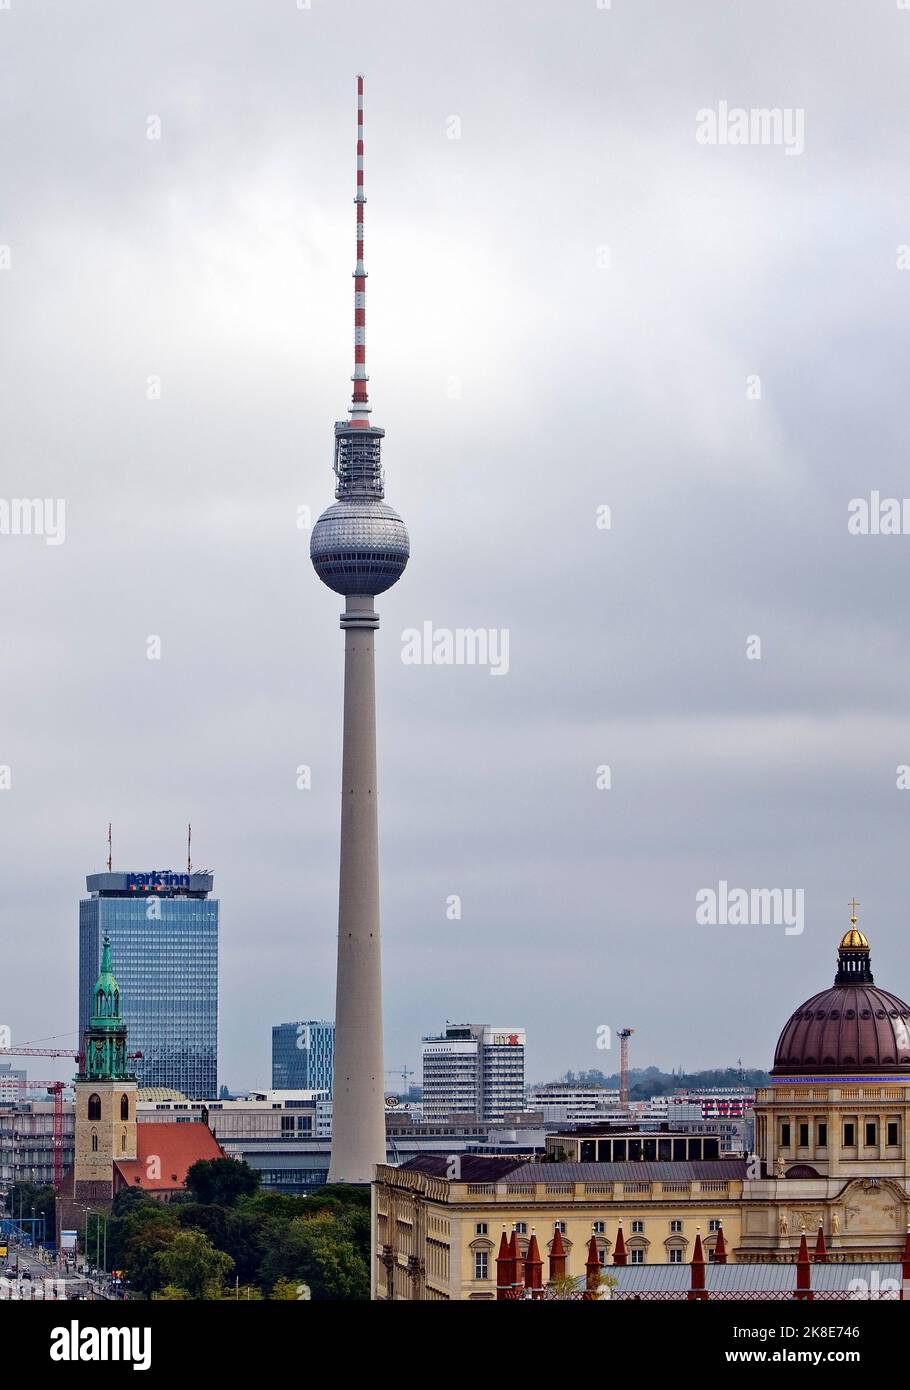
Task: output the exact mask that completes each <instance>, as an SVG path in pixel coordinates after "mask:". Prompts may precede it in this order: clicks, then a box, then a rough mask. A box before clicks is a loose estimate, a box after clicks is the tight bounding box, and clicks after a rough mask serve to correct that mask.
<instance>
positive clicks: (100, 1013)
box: [91, 937, 120, 1028]
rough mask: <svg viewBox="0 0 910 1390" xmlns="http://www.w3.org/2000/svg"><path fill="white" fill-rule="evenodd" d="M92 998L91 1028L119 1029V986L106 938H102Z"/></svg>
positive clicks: (108, 941) (109, 945)
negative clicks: (93, 1005)
mask: <svg viewBox="0 0 910 1390" xmlns="http://www.w3.org/2000/svg"><path fill="white" fill-rule="evenodd" d="M93 998H94V1001H95V1007H94V1009H93V1010H92V1019H91V1026H92V1027H93V1028H110V1027H119V1026H120V986H119V985H118V984H117V981H116V979H115V978H114V971H113V968H112V966H111V943H110V939H109V938H108V937H105V938H104V944H103V946H102V950H101V973H100V975H99V976H98V980H97V983H96V984H95V993H94V996H93Z"/></svg>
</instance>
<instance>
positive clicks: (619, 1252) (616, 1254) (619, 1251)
mask: <svg viewBox="0 0 910 1390" xmlns="http://www.w3.org/2000/svg"><path fill="white" fill-rule="evenodd" d="M613 1263H614V1264H615V1265H624V1264H627V1263H628V1256H627V1254H626V1242H625V1241H624V1240H623V1238H622V1222H621V1221H620V1223H619V1230H618V1231H617V1233H616V1246H615V1248H614V1250H613Z"/></svg>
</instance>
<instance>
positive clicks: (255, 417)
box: [0, 0, 910, 1087]
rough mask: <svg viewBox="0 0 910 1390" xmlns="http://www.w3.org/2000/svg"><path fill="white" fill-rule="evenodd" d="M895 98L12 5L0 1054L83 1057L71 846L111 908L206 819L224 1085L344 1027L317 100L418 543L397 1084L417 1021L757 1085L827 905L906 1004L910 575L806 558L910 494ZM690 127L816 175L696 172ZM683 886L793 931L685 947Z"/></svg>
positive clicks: (222, 7) (510, 44)
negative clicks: (360, 166) (504, 664)
mask: <svg viewBox="0 0 910 1390" xmlns="http://www.w3.org/2000/svg"><path fill="white" fill-rule="evenodd" d="M908 60H910V11H907V10H904V9H901V8H899V7H898V4H897V3H895V0H852V2H849V0H754V3H747V2H746V0H740V2H739V3H735V2H733V0H690V2H689V3H685V4H684V3H680V0H613V5H612V8H601V7H599V6H598V4H597V3H595V0H559V3H557V2H556V0H549V2H547V0H521V3H502V2H501V3H496V4H491V3H488V2H487V3H483V2H482V0H462V3H459V4H447V3H445V4H444V3H438V2H437V3H425V2H424V3H418V2H417V0H409V2H407V3H406V2H405V0H384V3H382V4H377V3H356V2H355V0H312V7H311V8H309V9H307V8H298V6H297V3H296V0H246V3H239V0H217V3H216V0H181V3H176V2H175V3H162V4H157V5H140V4H135V3H134V4H118V3H115V2H114V0H110V3H106V4H101V3H98V4H93V3H84V0H69V2H68V3H66V4H60V3H57V4H52V3H40V2H39V0H11V8H7V7H6V5H4V4H2V3H0V247H2V246H8V247H9V254H8V262H9V265H8V268H6V269H0V389H2V412H3V440H2V449H0V474H2V476H0V496H2V498H4V499H12V498H45V497H49V498H62V499H65V503H66V532H65V542H64V543H63V544H60V545H47V544H45V540H44V539H43V538H42V537H39V536H23V535H0V612H2V661H0V765H7V766H9V768H10V769H11V774H10V775H11V786H10V787H9V789H8V790H3V791H0V835H2V892H0V928H2V942H3V952H2V957H0V972H2V981H3V989H2V995H0V1015H2V1017H0V1022H5V1023H8V1024H9V1025H10V1027H11V1028H12V1032H13V1037H14V1039H15V1040H17V1041H19V1042H25V1041H26V1040H34V1039H38V1038H47V1037H50V1036H55V1035H69V1036H67V1037H65V1038H63V1039H62V1040H63V1041H64V1042H65V1043H66V1045H69V1043H70V1042H71V1041H72V1042H74V1043H75V1041H76V1038H75V1029H76V1020H77V949H78V932H77V922H78V900H79V897H80V895H81V894H83V893H84V892H85V875H86V873H88V872H94V871H97V870H100V869H101V868H102V867H103V865H104V860H105V858H106V853H107V846H106V832H107V823H108V821H109V820H111V821H113V824H114V866H115V868H121V869H134V870H145V869H150V868H158V867H160V868H179V867H180V864H181V860H182V859H184V857H185V843H184V840H185V826H186V822H187V821H189V820H191V821H192V823H193V839H194V860H195V862H196V864H197V865H198V866H200V867H201V866H206V867H210V868H212V869H213V870H214V873H215V884H216V890H217V895H218V897H219V898H220V900H221V912H222V934H221V1001H220V1002H221V1028H220V1031H221V1047H220V1078H221V1079H222V1080H224V1081H226V1082H227V1083H228V1084H229V1085H231V1086H234V1087H240V1086H248V1085H263V1084H268V1083H269V1080H270V1043H271V1026H272V1024H273V1023H276V1022H282V1021H285V1020H290V1019H300V1018H303V1019H305V1018H322V1017H331V1016H332V1013H333V1010H334V968H335V933H336V913H337V853H338V829H339V813H340V798H339V784H340V753H341V749H340V735H341V694H342V656H343V637H342V634H341V633H340V631H339V628H338V612H339V608H340V600H339V599H338V597H337V596H336V595H333V594H331V593H330V592H329V591H328V590H327V589H326V588H325V587H324V586H323V585H321V584H320V583H319V582H318V580H317V579H316V577H315V574H314V573H313V570H312V568H311V565H310V562H309V558H308V543H309V535H308V533H307V532H306V531H305V530H300V529H298V524H297V522H298V509H299V508H301V507H310V508H311V509H312V514H313V516H314V517H315V516H317V515H318V514H319V512H320V511H321V510H322V508H323V507H324V506H326V505H327V504H328V503H329V502H330V501H331V500H332V488H333V476H332V472H331V463H332V424H333V421H334V420H335V419H337V418H341V417H343V416H344V414H345V411H346V407H347V405H348V402H349V397H350V389H351V387H350V381H349V378H350V375H351V370H352V367H351V358H352V350H351V344H352V337H353V334H352V327H351V323H352V307H351V293H352V281H351V270H352V269H353V260H354V250H353V225H352V224H353V204H352V201H351V199H352V193H353V180H354V159H353V153H354V138H355V117H354V112H355V95H354V91H355V84H354V74H355V73H356V72H357V71H358V70H360V71H363V72H364V74H365V77H366V98H365V107H366V129H365V135H366V188H367V195H368V200H369V201H368V206H367V210H366V211H367V225H366V236H367V246H366V257H367V266H368V269H369V273H370V278H369V282H368V304H367V325H368V328H367V333H368V337H367V345H368V346H367V352H368V368H369V371H370V378H371V380H370V389H371V398H372V402H373V407H374V408H373V420H374V423H376V424H379V425H382V426H383V427H384V428H385V430H386V432H387V437H386V441H385V452H384V461H385V468H386V484H387V498H388V500H389V501H390V502H391V503H392V505H393V506H395V507H396V508H397V509H398V510H399V511H400V512H401V514H402V516H403V517H404V519H405V520H406V522H407V525H408V527H409V530H410V533H411V545H412V559H411V561H410V564H409V566H408V569H407V571H406V573H405V575H404V578H403V579H402V581H401V582H400V583H399V584H398V585H397V587H396V588H395V589H394V590H392V591H391V592H390V593H388V594H386V595H384V596H383V597H382V598H381V599H380V600H379V611H380V613H381V618H382V627H381V629H380V632H379V634H378V638H377V692H378V718H379V754H380V838H381V855H382V907H383V933H384V943H385V944H384V978H385V1018H386V1066H387V1067H389V1068H393V1067H398V1068H400V1067H402V1066H403V1065H405V1064H407V1066H409V1067H412V1068H417V1067H418V1066H419V1060H418V1059H419V1039H420V1037H421V1034H424V1033H427V1032H431V1031H436V1030H438V1029H440V1028H441V1027H442V1025H443V1024H444V1023H445V1021H446V1019H452V1020H467V1021H476V1022H490V1023H493V1024H499V1025H505V1026H525V1027H526V1028H527V1030H528V1035H529V1059H528V1061H529V1065H528V1071H529V1076H530V1077H531V1078H533V1079H542V1078H546V1077H551V1076H555V1075H557V1074H559V1073H561V1072H563V1071H564V1070H565V1069H566V1068H572V1069H575V1070H579V1069H585V1068H589V1067H601V1068H603V1069H604V1070H605V1071H612V1070H614V1069H615V1068H616V1066H617V1065H618V1055H617V1051H613V1052H604V1051H601V1050H599V1049H598V1047H597V1038H598V1028H600V1027H602V1025H607V1026H609V1027H611V1028H614V1029H615V1028H617V1027H620V1026H630V1027H634V1028H635V1030H636V1033H635V1037H634V1039H633V1049H632V1056H633V1061H634V1063H635V1064H636V1065H647V1064H650V1063H655V1064H658V1065H661V1066H665V1067H667V1068H669V1067H671V1066H685V1067H688V1068H693V1067H701V1066H710V1065H724V1064H729V1063H732V1064H735V1063H736V1059H737V1058H739V1057H741V1058H742V1059H743V1062H744V1064H745V1065H756V1066H766V1065H770V1058H771V1054H772V1052H773V1047H774V1043H775V1040H776V1037H777V1034H778V1032H779V1031H780V1028H781V1027H782V1026H783V1024H784V1022H785V1021H786V1019H787V1017H788V1015H789V1013H790V1012H791V1011H792V1009H793V1008H794V1007H795V1006H796V1005H797V1004H798V1003H799V1002H800V1001H801V1000H802V999H803V998H805V997H806V996H808V995H809V994H812V993H813V992H815V991H816V990H818V989H822V988H824V987H826V986H827V985H829V984H830V982H831V979H832V972H833V966H834V957H835V950H836V945H837V940H838V937H839V935H840V934H841V932H842V931H843V930H844V929H845V928H846V926H847V925H848V921H847V919H848V916H849V909H848V907H847V903H848V900H849V899H850V898H851V896H852V895H853V894H855V895H856V897H857V898H858V899H859V901H860V903H861V907H860V909H859V916H860V919H861V924H862V925H863V926H864V928H865V929H866V930H867V932H868V934H869V936H870V938H871V940H872V946H873V967H874V969H875V971H876V978H877V980H878V982H879V983H882V984H884V985H885V986H886V987H889V988H891V989H892V990H894V991H895V992H896V993H897V994H899V995H902V996H903V997H905V998H906V997H907V995H908V994H910V966H908V951H907V929H908V921H907V886H908V885H907V867H908V855H907V828H908V817H910V791H904V790H899V789H898V786H897V777H898V774H897V769H898V767H899V766H901V765H903V764H910V711H908V692H910V634H908V622H907V578H908V553H910V536H872V535H869V536H854V535H850V534H849V533H848V530H847V518H848V510H847V509H848V504H849V502H850V500H851V499H852V498H855V497H868V496H869V494H870V492H871V490H872V489H878V490H879V491H880V493H881V494H882V496H895V497H901V496H903V495H904V493H905V492H906V493H910V479H908V469H907V400H908V392H907V360H908V358H907V352H908V322H910V316H908V299H910V271H907V270H902V269H900V268H899V263H900V259H901V253H900V250H899V248H900V247H901V246H904V245H905V244H907V243H910V188H908V182H907V168H908V155H910V126H908V123H907V119H906V100H907V72H908ZM722 102H726V103H727V104H728V107H729V108H746V109H749V108H753V107H756V108H766V109H769V110H770V109H773V110H779V111H780V112H782V113H784V112H789V113H791V116H792V117H793V119H796V117H795V115H793V113H799V112H801V113H802V117H801V119H802V122H803V130H804V148H803V150H802V152H801V153H792V154H791V153H788V147H787V146H785V145H783V144H780V143H779V144H776V145H775V144H764V145H761V144H739V145H732V144H725V145H721V144H713V145H712V144H703V143H699V141H698V140H697V138H696V136H697V131H698V119H699V118H698V113H699V112H700V111H704V110H710V111H718V110H719V109H720V107H719V104H720V103H722ZM154 117H157V118H158V120H159V121H160V139H149V138H148V135H149V134H150V133H155V131H156V129H157V127H156V126H155V122H154V120H153V119H152V120H150V118H154ZM781 119H782V120H783V119H784V117H783V116H781ZM152 377H157V378H158V379H159V380H160V399H148V395H149V386H148V382H149V378H152ZM756 377H757V378H759V383H758V385H757V386H756V383H755V381H754V380H752V379H753V378H756ZM757 389H760V392H761V395H760V399H759V398H755V397H756V390H757ZM152 394H153V395H154V394H155V392H154V389H153V390H152ZM604 506H608V507H610V509H611V519H612V526H611V528H610V529H609V530H607V529H600V528H599V527H598V524H597V520H598V516H599V515H603V513H599V512H598V508H602V507H604ZM427 621H430V622H432V623H433V625H434V627H436V628H448V629H456V628H459V627H484V628H493V629H496V630H500V629H505V630H507V632H508V635H509V671H508V674H507V675H504V676H500V677H495V676H492V675H491V674H490V672H489V669H487V668H483V667H480V666H413V665H406V664H404V663H403V662H402V659H401V655H402V632H403V631H404V630H405V629H408V628H412V627H418V628H419V627H422V624H423V623H425V622H427ZM150 636H158V637H160V640H161V659H160V660H157V661H155V660H149V659H148V658H147V655H146V652H147V640H148V638H149V637H150ZM755 636H758V637H760V639H761V658H760V660H754V659H747V641H748V639H749V638H750V637H755ZM301 764H306V765H308V766H310V767H311V769H312V787H311V789H310V790H305V791H301V790H298V789H297V785H296V780H297V768H298V766H299V765H301ZM603 765H608V766H609V768H610V770H611V781H612V786H611V789H610V790H599V789H598V787H597V784H596V783H597V775H598V773H597V769H598V768H599V767H601V766H603ZM721 880H725V881H727V882H728V883H729V884H730V886H731V888H732V887H734V886H737V887H745V888H769V889H773V888H779V889H788V888H789V889H802V890H803V891H804V893H805V930H804V931H802V932H801V933H791V934H789V935H787V934H786V933H785V931H784V929H783V927H780V926H778V927H773V926H761V925H750V926H720V925H718V926H698V925H696V919H695V909H696V894H697V893H698V892H699V890H700V889H703V888H707V887H712V886H713V887H715V888H716V887H717V885H718V883H719V882H720V881H721ZM451 895H458V896H459V897H460V899H461V903H462V917H461V920H460V921H453V920H450V919H449V918H448V917H447V909H446V904H447V899H449V897H450V896H451ZM53 1066H54V1064H53V1063H51V1062H48V1063H47V1064H44V1063H41V1064H38V1066H37V1069H36V1068H35V1067H33V1068H32V1075H41V1074H44V1075H48V1076H49V1075H54V1074H61V1075H65V1074H67V1072H68V1070H69V1069H67V1068H66V1067H65V1066H64V1067H63V1068H62V1069H58V1070H54V1071H51V1070H50V1068H52V1067H53ZM394 1080H395V1079H394V1078H393V1077H389V1083H390V1085H392V1084H394Z"/></svg>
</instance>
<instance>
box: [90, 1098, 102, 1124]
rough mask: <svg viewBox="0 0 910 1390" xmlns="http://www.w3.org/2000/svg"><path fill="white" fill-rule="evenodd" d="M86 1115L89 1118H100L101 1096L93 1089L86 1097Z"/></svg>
mask: <svg viewBox="0 0 910 1390" xmlns="http://www.w3.org/2000/svg"><path fill="white" fill-rule="evenodd" d="M88 1117H89V1119H90V1120H100V1119H101V1097H100V1096H99V1095H98V1093H97V1092H96V1091H93V1092H92V1094H91V1095H90V1096H89V1098H88Z"/></svg>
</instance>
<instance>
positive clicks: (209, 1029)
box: [79, 892, 219, 1100]
mask: <svg viewBox="0 0 910 1390" xmlns="http://www.w3.org/2000/svg"><path fill="white" fill-rule="evenodd" d="M218 907H219V904H218V900H217V899H216V898H208V897H205V896H171V897H168V896H166V895H165V894H161V895H160V896H159V895H158V894H155V895H154V897H152V896H150V895H148V894H142V895H137V894H136V893H130V892H123V893H119V892H118V893H115V892H110V893H104V894H100V893H97V894H95V895H94V896H93V897H90V898H84V899H83V900H82V901H81V902H80V904H79V1036H80V1038H81V1037H82V1036H83V1035H84V1033H85V1029H86V1027H87V1025H88V1021H89V1018H90V1017H91V1013H92V1007H93V1001H92V992H93V990H94V987H95V981H96V980H97V978H98V971H99V967H100V963H101V942H102V938H103V937H104V936H105V935H106V936H107V937H109V939H110V943H111V956H112V959H113V964H114V972H115V974H116V976H117V982H118V984H119V986H120V994H121V999H120V1012H121V1015H122V1017H123V1021H124V1022H125V1024H126V1026H127V1029H128V1032H129V1040H128V1048H129V1051H130V1053H136V1052H141V1053H142V1057H141V1058H136V1059H135V1060H134V1061H133V1062H132V1069H133V1070H134V1072H135V1074H136V1077H137V1080H138V1082H139V1085H140V1086H167V1087H171V1088H172V1089H174V1090H177V1091H182V1092H183V1094H184V1095H186V1096H188V1097H189V1098H190V1099H191V1100H210V1099H213V1098H214V1097H215V1096H217V1094H218Z"/></svg>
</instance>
